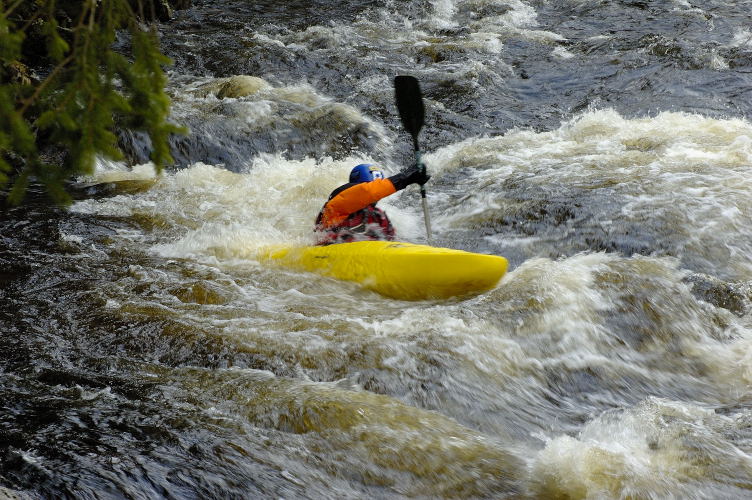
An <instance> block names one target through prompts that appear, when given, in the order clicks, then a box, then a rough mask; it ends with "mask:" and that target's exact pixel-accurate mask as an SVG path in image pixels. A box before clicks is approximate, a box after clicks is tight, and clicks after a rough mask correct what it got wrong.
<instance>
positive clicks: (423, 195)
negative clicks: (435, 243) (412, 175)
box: [414, 138, 431, 245]
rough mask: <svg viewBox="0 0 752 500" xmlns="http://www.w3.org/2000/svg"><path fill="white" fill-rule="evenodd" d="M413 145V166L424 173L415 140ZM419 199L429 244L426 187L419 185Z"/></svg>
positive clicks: (423, 166)
mask: <svg viewBox="0 0 752 500" xmlns="http://www.w3.org/2000/svg"><path fill="white" fill-rule="evenodd" d="M414 145H415V164H416V165H418V168H420V169H422V170H423V171H424V172H425V170H426V165H425V164H424V163H423V162H422V161H421V158H420V149H419V148H418V141H417V138H416V140H415V141H414ZM420 199H421V203H422V204H423V222H425V224H426V239H427V240H428V244H429V245H430V244H431V217H430V216H429V215H428V202H427V201H426V187H425V186H424V185H423V184H421V185H420Z"/></svg>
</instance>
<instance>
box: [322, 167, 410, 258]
mask: <svg viewBox="0 0 752 500" xmlns="http://www.w3.org/2000/svg"><path fill="white" fill-rule="evenodd" d="M407 184H408V182H407V176H406V175H405V174H404V173H402V172H400V173H398V174H396V175H393V176H391V177H389V178H387V179H374V180H372V181H370V182H360V183H357V184H354V183H348V184H345V185H343V186H340V187H338V188H337V189H335V190H334V191H332V194H330V195H329V200H328V201H327V202H326V203H325V204H324V206H323V207H322V209H321V212H319V215H318V217H316V236H317V241H316V244H317V245H329V244H332V243H345V242H349V241H359V240H393V239H394V228H393V227H392V223H391V222H390V221H389V218H388V217H387V216H386V213H384V211H383V210H381V209H380V208H378V207H377V206H376V202H377V201H379V200H380V199H381V198H384V197H386V196H389V195H390V194H393V193H396V192H397V191H399V190H400V189H404V188H405V187H406V186H407Z"/></svg>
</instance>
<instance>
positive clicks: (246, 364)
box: [0, 0, 752, 499]
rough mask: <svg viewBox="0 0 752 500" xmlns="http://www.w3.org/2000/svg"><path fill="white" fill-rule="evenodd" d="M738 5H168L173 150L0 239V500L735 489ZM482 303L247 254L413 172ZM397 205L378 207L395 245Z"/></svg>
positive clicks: (285, 239) (744, 210) (750, 64)
mask: <svg viewBox="0 0 752 500" xmlns="http://www.w3.org/2000/svg"><path fill="white" fill-rule="evenodd" d="M751 13H752V5H750V4H749V2H728V1H722V0H711V1H704V2H698V1H694V0H663V1H626V0H625V1H619V2H609V1H585V0H564V1H559V2H547V1H543V0H527V1H521V0H454V1H452V0H433V1H357V2H349V3H347V4H344V5H343V4H341V3H337V2H331V1H330V0H317V1H315V2H254V3H249V2H246V1H241V0H223V1H221V2H210V1H208V0H207V1H199V0H197V1H195V6H194V8H192V9H190V10H187V11H183V12H180V13H178V15H177V19H176V20H174V21H173V22H172V23H170V24H166V25H164V26H162V37H163V46H164V48H165V50H166V51H167V52H168V53H169V54H170V56H171V57H173V59H174V60H175V63H176V64H175V66H174V67H173V73H172V75H171V83H170V88H169V92H170V94H171V95H172V97H173V118H174V120H175V121H177V122H180V123H182V124H185V125H186V126H188V127H189V128H190V130H191V133H190V135H188V136H185V137H178V138H175V139H174V143H173V146H174V151H175V156H176V158H177V159H178V163H179V165H178V166H176V167H175V168H173V169H171V170H170V171H168V172H165V173H164V174H163V175H161V176H159V177H157V176H155V175H154V172H153V169H152V168H151V166H149V165H148V164H146V163H145V161H144V159H145V154H146V152H148V144H146V143H145V142H144V140H143V138H141V137H140V136H138V135H123V137H122V139H123V145H124V147H125V149H126V150H127V151H129V153H130V154H131V155H132V156H133V158H134V159H135V160H136V163H140V164H139V165H137V166H135V167H133V168H129V167H126V166H125V165H122V164H113V163H110V162H107V161H104V160H103V161H101V162H100V164H99V167H98V170H97V172H96V174H95V176H94V178H90V179H80V180H79V182H78V184H77V186H76V188H75V189H76V192H77V198H78V201H76V202H75V203H74V204H73V206H72V207H70V208H69V209H65V210H53V209H50V208H48V207H46V206H45V205H44V203H42V202H41V201H38V200H41V198H40V197H38V196H37V197H35V196H32V199H31V200H30V201H29V203H28V204H27V205H25V206H24V207H21V208H17V209H13V210H8V211H6V213H5V215H4V216H3V219H2V220H1V221H0V242H2V247H0V261H2V271H1V272H0V299H2V306H1V307H0V322H1V324H2V326H3V335H2V336H1V337H0V349H1V350H0V352H1V353H2V354H0V383H1V385H0V401H1V402H2V403H1V404H0V497H3V496H4V495H5V496H13V497H20V498H26V497H29V498H37V497H43V498H48V497H61V496H70V497H76V498H120V497H124V498H155V497H167V498H208V497H218V498H399V497H419V498H422V497H426V498H435V497H442V498H452V497H462V498H504V497H513V498H569V499H576V498H743V497H747V498H752V308H751V307H750V306H751V305H752V302H751V301H752V261H751V260H750V255H752V224H751V223H750V215H752V201H750V200H751V199H752V197H751V196H750V195H751V194H752V171H751V170H750V167H752V123H750V121H749V120H748V117H749V116H750V113H752V107H751V106H750V102H751V101H750V89H752V85H751V83H752V81H751V79H750V72H752V31H750V25H751V24H750V21H752V17H751ZM404 73H408V74H413V75H415V76H416V77H418V78H419V80H420V82H421V85H422V87H423V90H424V94H425V97H426V108H427V110H426V120H427V123H426V127H425V128H424V132H423V133H422V135H421V141H422V144H423V146H424V149H425V150H426V153H427V154H426V161H427V164H428V168H429V171H430V173H431V174H432V176H433V177H432V180H431V181H430V182H429V184H428V185H427V189H428V193H429V195H428V201H429V206H430V209H431V213H432V218H433V226H434V231H435V233H436V241H435V243H437V244H439V245H443V246H449V247H454V248H461V249H467V250H472V251H478V252H484V253H494V254H498V255H504V256H506V257H507V258H509V260H510V264H511V266H510V272H509V274H508V275H507V276H506V277H505V278H504V280H503V281H502V283H501V284H500V285H499V286H498V287H497V288H496V289H494V290H492V291H490V292H488V293H485V294H483V295H480V296H477V297H472V298H467V299H464V300H459V299H458V300H449V301H426V302H401V301H396V300H392V299H387V298H384V297H381V296H379V295H376V294H374V293H371V292H368V291H365V290H362V289H360V288H359V287H358V286H356V285H354V284H351V283H346V282H340V281H335V280H331V279H328V278H323V277H320V276H316V275H310V274H305V273H299V272H293V271H289V270H284V269H273V268H268V267H265V266H263V265H261V264H259V263H258V262H257V260H256V252H257V250H258V249H259V248H261V247H263V246H266V245H269V244H278V243H283V244H307V243H310V241H311V238H312V234H311V226H312V223H313V218H314V216H315V214H316V213H317V212H318V209H319V208H320V206H321V204H322V202H323V201H324V200H325V199H326V197H327V196H328V194H329V192H330V191H331V190H332V189H333V188H334V187H336V186H338V185H339V184H341V183H342V182H343V181H344V179H345V178H346V176H347V173H348V172H349V170H350V168H351V167H352V166H353V165H355V164H357V163H361V162H366V161H367V162H377V163H379V164H381V165H383V166H384V168H385V169H386V170H387V171H388V172H396V171H397V170H399V169H400V168H402V167H403V166H405V165H407V164H408V163H409V161H410V158H411V149H410V148H411V144H410V142H409V141H408V137H407V134H405V133H404V132H403V131H401V129H400V126H399V123H398V118H397V113H396V110H395V108H394V105H393V89H392V87H391V79H392V78H393V76H394V75H396V74H404ZM415 191H416V190H415V189H414V188H408V189H407V190H406V191H404V192H401V193H400V194H398V195H395V196H393V197H390V198H389V199H386V200H384V201H382V202H381V206H382V207H383V208H385V209H386V211H387V212H388V213H389V215H390V217H391V218H392V220H393V222H394V224H395V226H396V229H397V233H398V235H399V237H400V239H403V240H407V241H413V242H424V233H423V225H422V224H423V221H422V213H421V212H420V208H419V206H420V205H419V197H418V196H417V194H416V192H415Z"/></svg>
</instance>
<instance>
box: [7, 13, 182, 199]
mask: <svg viewBox="0 0 752 500" xmlns="http://www.w3.org/2000/svg"><path fill="white" fill-rule="evenodd" d="M142 8H143V6H142V4H141V2H140V1H139V0H100V1H98V0H78V1H65V2H60V5H58V4H57V3H56V1H55V0H11V1H4V0H0V189H4V188H9V190H8V191H7V193H6V194H7V199H8V201H9V202H11V203H14V204H16V203H19V202H20V201H21V200H22V198H23V196H24V193H25V191H26V188H27V187H28V184H29V182H30V181H31V180H32V179H36V180H37V181H38V182H40V183H42V184H43V185H44V186H45V187H46V189H47V192H48V193H49V195H50V197H51V198H52V199H53V200H54V201H55V202H57V203H67V202H69V201H70V196H69V195H68V194H67V193H66V191H65V181H66V180H68V179H69V178H71V177H72V176H76V175H81V174H90V173H92V172H93V170H94V164H95V159H96V156H97V155H102V156H105V157H109V158H112V159H122V153H121V152H120V150H119V147H118V141H117V136H116V135H115V126H116V124H117V126H119V127H127V128H132V129H137V130H143V131H145V132H146V133H147V134H148V135H149V137H150V139H151V143H152V153H151V160H152V161H153V162H154V165H155V167H156V168H157V170H158V171H159V170H161V169H162V168H163V167H164V166H165V165H167V164H170V163H172V161H173V160H172V157H171V155H170V149H169V144H168V137H169V135H170V134H171V133H182V130H181V129H180V128H179V127H176V126H175V125H173V124H170V123H168V121H167V118H168V114H169V107H170V100H169V97H168V96H167V95H166V94H165V92H164V87H165V84H166V76H165V74H164V71H163V70H162V66H163V65H167V64H169V63H170V60H169V59H168V58H167V57H166V56H164V55H163V54H162V53H161V52H160V50H159V43H158V42H159V41H158V38H157V33H156V30H155V29H154V27H153V26H152V27H147V26H146V25H144V24H143V23H142V21H141V20H143V19H144V16H143V11H142V10H141V9H142ZM139 11H140V12H139ZM118 30H127V33H129V34H130V40H129V42H130V43H129V44H126V45H128V46H129V53H127V52H126V53H125V54H123V53H119V52H116V51H115V50H114V49H113V45H114V44H115V42H116V36H117V35H118V32H119V31H118ZM120 45H123V44H120ZM37 71H38V72H39V73H40V74H43V75H44V76H43V77H36V75H35V72H37ZM50 150H56V151H62V152H63V155H61V156H62V159H61V160H60V161H49V160H46V158H49V156H50V155H46V154H44V151H50Z"/></svg>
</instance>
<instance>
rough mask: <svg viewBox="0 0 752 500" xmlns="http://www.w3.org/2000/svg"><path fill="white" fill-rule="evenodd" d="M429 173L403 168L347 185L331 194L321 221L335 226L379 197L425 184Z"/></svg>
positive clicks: (329, 225) (413, 168) (326, 225)
mask: <svg viewBox="0 0 752 500" xmlns="http://www.w3.org/2000/svg"><path fill="white" fill-rule="evenodd" d="M428 179H430V176H429V175H426V173H425V170H423V169H419V168H417V167H411V168H408V169H405V170H403V171H401V172H399V173H397V174H395V175H393V176H391V177H389V178H387V179H374V180H373V181H371V182H361V183H359V184H355V185H353V186H350V187H348V188H347V189H344V190H342V191H340V192H339V193H337V194H336V195H335V196H333V197H332V198H331V199H330V200H329V201H328V202H327V203H326V206H324V210H323V214H322V218H321V223H322V225H323V226H324V227H331V226H336V225H337V224H339V223H341V222H342V221H344V220H345V219H347V218H348V217H349V216H350V214H352V213H354V212H357V211H358V210H362V209H364V208H366V207H367V206H368V205H371V204H373V203H376V202H377V201H379V200H380V199H381V198H384V197H386V196H389V195H390V194H393V193H396V192H397V191H399V190H401V189H405V188H406V187H407V186H409V185H410V184H425V183H426V182H427V181H428Z"/></svg>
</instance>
